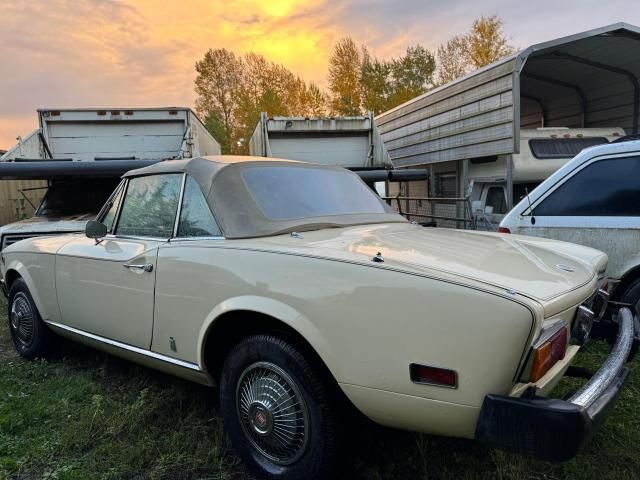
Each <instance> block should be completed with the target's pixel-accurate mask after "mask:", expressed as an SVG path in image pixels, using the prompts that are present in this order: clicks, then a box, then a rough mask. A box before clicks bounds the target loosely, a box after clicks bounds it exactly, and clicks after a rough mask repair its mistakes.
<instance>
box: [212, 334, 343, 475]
mask: <svg viewBox="0 0 640 480" xmlns="http://www.w3.org/2000/svg"><path fill="white" fill-rule="evenodd" d="M327 383H328V382H325V381H323V380H322V377H321V375H319V374H318V371H317V370H316V369H314V367H313V365H312V364H311V363H310V361H309V360H308V359H307V358H305V356H304V355H303V354H302V353H301V351H300V350H299V349H298V348H296V347H295V346H294V345H293V344H291V343H289V342H287V341H285V340H283V339H281V338H278V337H275V336H272V335H254V336H251V337H247V338H245V339H244V340H242V341H240V342H239V343H238V344H237V345H236V346H235V347H234V348H233V349H232V350H231V352H230V353H229V355H228V356H227V358H226V360H225V364H224V367H223V370H222V374H221V377H220V408H221V411H222V418H223V420H224V425H225V429H226V431H227V433H228V434H229V437H230V438H231V442H232V444H233V446H234V449H235V450H236V452H237V453H238V454H239V455H240V457H241V458H242V459H243V460H244V462H245V465H246V466H247V467H248V469H249V470H251V471H252V472H253V473H254V474H255V475H256V476H257V477H258V478H259V479H265V480H266V479H269V480H299V479H300V480H302V479H305V480H315V479H318V480H319V479H327V478H333V476H332V473H333V472H334V470H335V465H336V464H337V461H338V452H339V450H340V449H339V447H338V445H337V442H338V440H339V439H340V438H341V436H340V435H339V434H338V428H339V425H340V422H339V421H338V411H337V407H338V405H337V403H338V402H337V400H336V399H335V398H334V395H332V393H331V392H332V389H331V387H330V386H329V385H327ZM261 386H262V387H263V389H262V390H261V389H260V387H261ZM243 394H244V395H243ZM241 398H243V399H244V401H241ZM332 399H333V400H332ZM296 403H297V406H296V405H295V404H296ZM278 404H280V406H278ZM274 405H275V407H274ZM284 420H286V422H285V421H284ZM280 434H282V435H280Z"/></svg>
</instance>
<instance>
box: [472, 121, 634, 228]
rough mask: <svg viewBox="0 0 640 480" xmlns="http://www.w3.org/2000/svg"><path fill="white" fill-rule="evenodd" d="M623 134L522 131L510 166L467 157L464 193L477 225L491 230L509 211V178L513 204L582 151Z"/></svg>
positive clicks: (496, 159)
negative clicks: (466, 189)
mask: <svg viewBox="0 0 640 480" xmlns="http://www.w3.org/2000/svg"><path fill="white" fill-rule="evenodd" d="M624 134H625V133H624V130H623V129H622V128H562V127H549V128H536V129H522V130H521V131H520V151H519V153H514V154H512V155H511V164H509V161H508V160H509V156H508V155H492V156H487V157H476V158H471V159H470V160H469V172H468V178H469V189H470V191H469V192H467V193H468V194H469V195H470V199H471V206H472V211H473V214H474V215H475V216H476V221H477V225H478V226H479V227H480V228H483V227H484V228H486V229H495V228H497V226H498V224H499V223H500V221H501V220H502V218H503V217H504V215H505V214H506V213H507V211H508V210H509V208H508V204H509V193H510V192H509V190H508V181H507V179H508V177H509V175H511V178H512V184H513V190H512V192H511V195H512V198H513V201H514V202H519V201H520V200H522V198H524V196H525V195H526V193H527V192H530V191H531V190H533V189H534V188H535V187H537V186H538V185H539V184H540V183H541V182H542V181H543V180H545V179H546V178H548V177H549V176H550V175H552V174H553V173H554V172H555V171H556V170H558V169H559V168H560V167H562V166H563V165H564V164H565V163H567V162H568V161H569V160H571V159H572V158H573V157H575V156H576V155H577V154H578V153H580V152H581V151H582V150H583V149H585V148H588V147H593V146H596V145H602V144H606V143H609V142H610V141H613V140H615V139H617V138H621V137H623V136H624ZM509 168H511V173H509ZM494 227H495V228H494Z"/></svg>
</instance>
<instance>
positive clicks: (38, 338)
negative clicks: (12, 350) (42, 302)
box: [7, 278, 51, 360]
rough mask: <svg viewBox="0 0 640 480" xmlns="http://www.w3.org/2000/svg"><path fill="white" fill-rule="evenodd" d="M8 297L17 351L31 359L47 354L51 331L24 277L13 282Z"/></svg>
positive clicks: (8, 314) (9, 317)
mask: <svg viewBox="0 0 640 480" xmlns="http://www.w3.org/2000/svg"><path fill="white" fill-rule="evenodd" d="M8 299H9V301H8V303H7V307H8V311H7V317H8V319H9V331H10V332H11V338H12V339H13V344H14V346H15V347H16V351H17V352H18V354H19V355H20V356H21V357H24V358H27V359H29V360H31V359H34V358H36V357H43V356H45V355H46V354H47V353H48V351H49V347H50V339H51V331H50V330H49V329H48V328H47V326H46V325H45V324H44V322H43V321H42V318H41V317H40V313H39V312H38V309H37V307H36V304H35V303H34V301H33V298H32V297H31V293H30V292H29V288H28V287H27V284H26V283H25V282H24V280H23V279H22V278H18V279H16V280H15V281H14V282H13V284H12V285H11V289H10V290H9V297H8Z"/></svg>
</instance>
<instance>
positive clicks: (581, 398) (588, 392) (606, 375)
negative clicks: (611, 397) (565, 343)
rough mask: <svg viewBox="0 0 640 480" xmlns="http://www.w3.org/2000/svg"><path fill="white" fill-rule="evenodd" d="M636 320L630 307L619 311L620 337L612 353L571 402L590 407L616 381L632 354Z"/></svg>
mask: <svg viewBox="0 0 640 480" xmlns="http://www.w3.org/2000/svg"><path fill="white" fill-rule="evenodd" d="M636 322H638V319H637V317H635V318H634V315H633V313H631V310H630V309H629V308H626V307H623V308H621V309H620V311H619V313H618V338H617V339H616V342H615V344H614V345H613V349H612V350H611V354H609V356H608V357H607V359H606V360H605V362H604V364H603V365H602V366H601V367H600V369H599V370H598V371H597V372H596V374H595V375H594V376H593V377H592V378H591V379H590V380H589V381H588V382H587V383H586V384H585V385H584V386H583V387H582V388H581V389H580V390H578V391H577V392H576V393H575V394H574V395H573V396H572V397H571V398H570V399H569V403H572V404H574V405H578V406H580V407H584V408H586V409H588V408H589V407H590V406H592V405H593V404H594V402H596V401H597V400H598V398H599V397H601V396H602V394H603V392H605V391H606V390H607V389H608V388H609V386H610V385H611V383H612V382H614V381H615V379H616V378H617V377H618V375H619V373H620V371H621V370H622V369H623V368H625V367H624V366H625V364H626V363H627V359H628V358H629V356H630V355H631V349H632V348H633V344H634V340H635V336H636V334H637V333H636V332H637V325H636ZM636 341H637V340H636Z"/></svg>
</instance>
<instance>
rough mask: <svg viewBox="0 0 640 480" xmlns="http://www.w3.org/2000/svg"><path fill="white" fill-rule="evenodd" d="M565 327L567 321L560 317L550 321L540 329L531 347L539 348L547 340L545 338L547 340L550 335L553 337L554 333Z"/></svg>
mask: <svg viewBox="0 0 640 480" xmlns="http://www.w3.org/2000/svg"><path fill="white" fill-rule="evenodd" d="M567 327H568V325H567V322H565V321H564V320H562V319H560V318H559V319H557V320H554V321H552V322H551V323H549V324H548V325H547V326H546V327H544V328H543V329H542V331H541V332H540V335H539V336H538V338H537V340H536V341H535V343H534V344H533V347H532V348H533V349H534V350H535V349H536V348H540V347H541V346H542V345H544V344H545V343H546V342H547V340H549V339H550V338H551V337H553V336H554V335H555V334H556V333H558V332H559V331H560V330H562V329H563V328H565V329H566V328H567Z"/></svg>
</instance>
